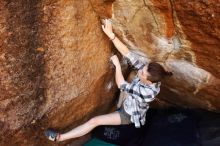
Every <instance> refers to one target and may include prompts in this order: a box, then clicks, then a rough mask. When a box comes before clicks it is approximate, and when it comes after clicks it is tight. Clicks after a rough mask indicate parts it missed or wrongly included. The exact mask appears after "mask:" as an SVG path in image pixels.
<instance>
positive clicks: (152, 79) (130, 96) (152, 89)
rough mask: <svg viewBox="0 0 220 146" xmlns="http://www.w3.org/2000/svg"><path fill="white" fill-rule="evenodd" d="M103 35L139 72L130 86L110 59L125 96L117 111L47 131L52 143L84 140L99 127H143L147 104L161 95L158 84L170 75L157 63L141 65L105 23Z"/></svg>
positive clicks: (108, 22)
mask: <svg viewBox="0 0 220 146" xmlns="http://www.w3.org/2000/svg"><path fill="white" fill-rule="evenodd" d="M102 29H103V31H104V33H105V34H106V35H107V36H108V37H109V38H110V40H111V41H112V42H113V44H114V45H115V47H116V48H117V50H118V51H119V52H120V53H121V54H122V55H123V56H125V57H127V58H128V59H129V60H130V62H131V64H132V65H133V66H134V67H135V68H136V69H137V70H138V72H137V75H136V76H135V78H134V79H133V80H132V82H131V83H128V82H126V81H125V79H124V77H123V75H122V70H121V65H120V62H119V59H118V57H117V56H116V55H114V56H112V57H111V58H110V59H111V61H112V63H113V64H114V66H115V80H116V84H117V86H118V88H119V89H120V90H121V92H124V93H125V96H124V97H123V99H122V104H121V107H120V108H119V110H116V111H115V112H113V113H110V114H105V115H100V116H96V117H94V118H91V119H90V120H89V121H87V122H86V123H84V124H82V125H80V126H78V127H76V128H74V129H72V130H70V131H68V132H66V133H62V134H61V133H58V132H55V131H53V130H50V129H48V130H46V131H45V135H46V137H47V138H48V139H50V140H52V141H64V140H67V139H71V138H76V137H80V136H83V135H85V134H87V133H89V132H90V131H91V130H93V129H94V128H95V127H97V126H99V125H121V124H131V123H133V124H134V125H135V127H137V128H138V127H140V126H141V125H144V124H145V115H146V112H147V110H148V108H149V102H151V101H153V100H154V99H155V96H156V95H157V94H158V93H159V91H160V81H161V80H162V79H163V78H165V77H166V76H170V75H172V73H170V72H167V71H165V69H164V68H163V67H162V66H161V65H160V64H158V63H156V62H150V63H149V64H144V63H142V62H141V61H140V60H139V59H138V58H136V57H135V56H134V55H133V54H132V52H131V51H130V50H129V49H128V48H127V47H126V46H125V45H124V44H123V43H122V42H121V41H120V40H119V39H118V38H117V37H116V35H115V34H114V33H113V31H112V24H111V21H110V20H108V19H105V20H104V24H103V25H102Z"/></svg>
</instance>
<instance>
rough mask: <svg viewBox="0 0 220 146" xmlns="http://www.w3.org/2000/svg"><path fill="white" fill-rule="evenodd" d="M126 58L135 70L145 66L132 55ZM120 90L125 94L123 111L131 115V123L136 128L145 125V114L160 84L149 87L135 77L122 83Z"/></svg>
mask: <svg viewBox="0 0 220 146" xmlns="http://www.w3.org/2000/svg"><path fill="white" fill-rule="evenodd" d="M126 57H127V58H128V59H129V60H130V62H131V64H132V65H133V66H134V67H135V68H136V69H137V70H139V69H142V68H143V67H144V66H145V64H144V63H143V62H142V61H141V60H139V59H137V57H135V55H134V54H133V53H131V52H130V53H128V54H127V55H126ZM120 90H121V91H122V92H125V93H127V94H126V97H125V100H124V102H123V106H124V109H125V111H126V112H127V113H128V114H129V115H131V119H130V120H131V122H132V123H134V124H135V127H136V128H139V127H140V126H141V125H144V124H145V117H146V112H147V110H148V109H149V104H148V103H149V102H151V101H153V100H154V99H155V96H156V95H157V94H158V93H159V91H160V82H158V83H153V84H150V85H147V84H143V83H141V82H140V79H139V78H138V77H137V75H136V76H135V78H134V79H133V80H132V82H131V83H128V82H126V81H125V82H123V83H121V85H120Z"/></svg>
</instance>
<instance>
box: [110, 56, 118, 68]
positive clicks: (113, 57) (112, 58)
mask: <svg viewBox="0 0 220 146" xmlns="http://www.w3.org/2000/svg"><path fill="white" fill-rule="evenodd" d="M110 60H111V61H112V63H113V64H114V65H115V66H118V65H120V62H119V59H118V56H117V55H114V56H112V57H111V58H110Z"/></svg>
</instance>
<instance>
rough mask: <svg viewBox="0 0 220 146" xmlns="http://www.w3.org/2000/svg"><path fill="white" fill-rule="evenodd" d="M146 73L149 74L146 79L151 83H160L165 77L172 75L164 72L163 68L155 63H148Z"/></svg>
mask: <svg viewBox="0 0 220 146" xmlns="http://www.w3.org/2000/svg"><path fill="white" fill-rule="evenodd" d="M147 71H148V73H149V74H150V76H148V77H147V79H148V80H150V81H151V82H152V83H156V82H160V81H161V80H162V79H164V78H165V77H169V76H172V75H173V73H172V72H168V71H166V70H165V69H164V68H163V66H161V65H160V64H159V63H156V62H151V63H149V65H148V68H147Z"/></svg>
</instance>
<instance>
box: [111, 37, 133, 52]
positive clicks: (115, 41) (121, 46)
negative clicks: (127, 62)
mask: <svg viewBox="0 0 220 146" xmlns="http://www.w3.org/2000/svg"><path fill="white" fill-rule="evenodd" d="M114 35H115V34H114ZM112 42H113V44H114V45H115V47H116V48H117V50H118V51H119V52H120V53H121V54H122V55H123V56H126V54H128V53H129V49H128V48H127V46H125V44H123V43H122V42H121V41H120V40H119V39H118V37H116V36H115V38H114V39H113V40H112Z"/></svg>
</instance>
